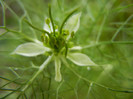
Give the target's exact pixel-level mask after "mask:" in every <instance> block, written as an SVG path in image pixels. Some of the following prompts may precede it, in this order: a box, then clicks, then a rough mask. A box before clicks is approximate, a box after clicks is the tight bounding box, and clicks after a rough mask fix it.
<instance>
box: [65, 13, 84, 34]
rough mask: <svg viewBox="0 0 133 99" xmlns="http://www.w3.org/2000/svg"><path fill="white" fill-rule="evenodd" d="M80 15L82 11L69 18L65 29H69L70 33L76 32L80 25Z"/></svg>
mask: <svg viewBox="0 0 133 99" xmlns="http://www.w3.org/2000/svg"><path fill="white" fill-rule="evenodd" d="M80 16H81V12H80V13H77V14H74V15H73V16H72V17H70V18H69V19H68V21H67V22H66V24H65V26H64V28H63V29H65V30H69V33H72V32H74V33H75V32H76V31H77V30H78V28H79V26H80Z"/></svg>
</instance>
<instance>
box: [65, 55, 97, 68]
mask: <svg viewBox="0 0 133 99" xmlns="http://www.w3.org/2000/svg"><path fill="white" fill-rule="evenodd" d="M67 58H68V59H69V60H71V61H72V62H73V63H75V64H76V65H79V66H96V64H95V63H94V62H93V61H92V60H91V59H90V58H89V57H88V56H87V55H85V54H82V53H69V54H68V56H67Z"/></svg>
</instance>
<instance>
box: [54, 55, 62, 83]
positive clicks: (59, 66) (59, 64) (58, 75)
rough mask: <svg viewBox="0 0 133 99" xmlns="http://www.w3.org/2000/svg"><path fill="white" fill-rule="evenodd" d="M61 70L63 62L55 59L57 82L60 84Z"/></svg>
mask: <svg viewBox="0 0 133 99" xmlns="http://www.w3.org/2000/svg"><path fill="white" fill-rule="evenodd" d="M60 68H61V61H60V59H59V58H58V57H55V80H56V81H58V82H60V81H61V80H62V76H61V73H60Z"/></svg>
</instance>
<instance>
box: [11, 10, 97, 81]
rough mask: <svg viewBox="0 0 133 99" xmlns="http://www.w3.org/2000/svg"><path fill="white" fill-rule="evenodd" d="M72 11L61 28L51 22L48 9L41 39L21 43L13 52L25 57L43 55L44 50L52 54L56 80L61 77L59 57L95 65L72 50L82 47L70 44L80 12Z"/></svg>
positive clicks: (78, 23)
mask: <svg viewBox="0 0 133 99" xmlns="http://www.w3.org/2000/svg"><path fill="white" fill-rule="evenodd" d="M73 12H75V11H73ZM73 12H72V13H70V15H68V17H66V19H65V20H64V22H63V23H62V25H61V28H60V29H58V26H57V25H55V24H54V22H53V19H52V16H51V11H49V13H50V14H49V15H50V18H46V19H45V23H44V27H43V29H44V31H45V32H46V33H45V32H43V33H42V35H41V39H42V40H41V41H39V40H35V42H28V43H24V44H21V45H19V46H18V47H17V48H16V49H15V51H14V52H13V53H14V54H18V55H22V56H26V57H35V56H37V55H40V54H43V55H45V53H46V52H47V53H50V54H49V55H52V54H53V55H54V57H53V58H54V61H55V80H56V81H61V79H62V77H61V71H60V69H61V58H65V59H66V58H67V59H69V60H70V61H72V62H73V63H74V64H76V65H78V66H95V65H96V64H95V63H94V62H93V61H91V59H90V58H89V57H88V56H87V55H85V54H82V53H74V52H72V50H81V49H82V47H80V46H73V45H72V44H71V39H72V38H73V37H74V35H75V33H76V32H77V30H78V28H79V26H80V16H81V12H80V13H77V14H73ZM72 14H73V15H72ZM70 16H71V17H70ZM51 53H52V54H51Z"/></svg>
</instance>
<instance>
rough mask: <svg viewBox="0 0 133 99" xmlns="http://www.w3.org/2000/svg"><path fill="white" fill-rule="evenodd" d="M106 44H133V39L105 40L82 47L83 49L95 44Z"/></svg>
mask: <svg viewBox="0 0 133 99" xmlns="http://www.w3.org/2000/svg"><path fill="white" fill-rule="evenodd" d="M106 44H133V41H104V42H100V43H96V44H91V45H87V46H84V47H82V49H84V48H90V47H95V46H99V45H106Z"/></svg>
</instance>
